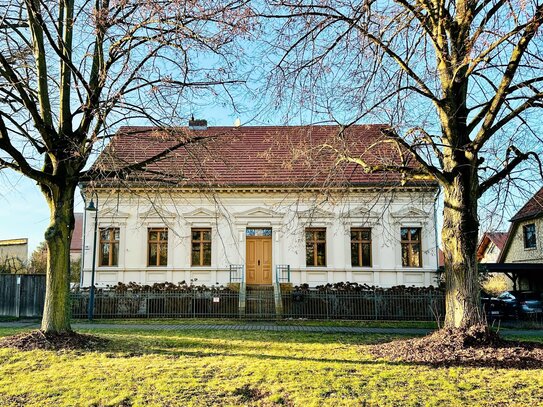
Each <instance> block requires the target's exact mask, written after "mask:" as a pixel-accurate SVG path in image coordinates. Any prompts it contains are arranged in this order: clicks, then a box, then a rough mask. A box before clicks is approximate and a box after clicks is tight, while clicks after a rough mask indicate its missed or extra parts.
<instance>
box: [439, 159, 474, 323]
mask: <svg viewBox="0 0 543 407" xmlns="http://www.w3.org/2000/svg"><path fill="white" fill-rule="evenodd" d="M470 167H471V166H469V167H468V168H465V169H463V170H462V169H460V170H459V174H458V175H457V176H456V177H455V179H454V181H453V182H452V183H451V184H450V185H447V186H445V187H444V209H443V230H442V240H443V249H444V255H445V285H446V298H445V301H446V303H445V306H446V317H445V327H446V328H465V327H469V326H473V325H478V324H480V323H482V322H483V317H482V314H481V310H480V304H479V301H480V300H479V297H480V293H479V292H480V287H479V278H478V271H477V261H476V257H475V253H476V249H477V238H478V231H479V221H478V218H477V198H478V196H477V186H478V180H477V171H476V170H475V169H473V168H472V167H471V168H470Z"/></svg>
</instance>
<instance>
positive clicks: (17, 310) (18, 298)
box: [15, 275, 21, 318]
mask: <svg viewBox="0 0 543 407" xmlns="http://www.w3.org/2000/svg"><path fill="white" fill-rule="evenodd" d="M16 284H17V287H16V288H15V316H16V317H17V318H20V317H21V276H19V275H18V276H17V277H16Z"/></svg>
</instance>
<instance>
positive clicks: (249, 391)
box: [232, 384, 269, 403]
mask: <svg viewBox="0 0 543 407" xmlns="http://www.w3.org/2000/svg"><path fill="white" fill-rule="evenodd" d="M232 394H233V395H234V396H237V397H239V398H240V400H241V401H242V402H244V403H247V402H250V401H258V400H261V399H263V398H265V397H267V396H269V393H267V392H265V391H262V390H261V389H257V388H254V387H251V386H249V385H248V384H244V385H243V386H241V387H239V388H237V389H235V390H234V391H233V392H232Z"/></svg>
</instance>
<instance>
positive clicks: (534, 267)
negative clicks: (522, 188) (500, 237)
mask: <svg viewBox="0 0 543 407" xmlns="http://www.w3.org/2000/svg"><path fill="white" fill-rule="evenodd" d="M510 221H511V226H510V228H509V235H508V238H507V240H506V242H505V245H504V248H503V250H502V252H501V254H500V257H499V259H498V263H500V264H499V267H502V268H503V269H504V270H505V273H506V274H507V275H508V277H510V278H511V279H512V280H513V282H514V284H515V286H516V288H518V289H523V290H543V188H541V189H540V190H539V191H538V192H536V193H535V194H534V195H533V196H532V197H531V198H530V199H529V200H528V202H526V204H525V205H524V206H523V207H522V208H521V209H520V210H519V211H518V212H517V213H516V214H515V216H513V218H511V220H510Z"/></svg>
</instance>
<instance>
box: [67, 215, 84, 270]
mask: <svg viewBox="0 0 543 407" xmlns="http://www.w3.org/2000/svg"><path fill="white" fill-rule="evenodd" d="M74 217H75V225H74V232H73V234H72V243H71V244H70V260H71V261H72V262H74V261H78V260H79V259H80V258H81V249H82V247H83V214H82V213H74Z"/></svg>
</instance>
